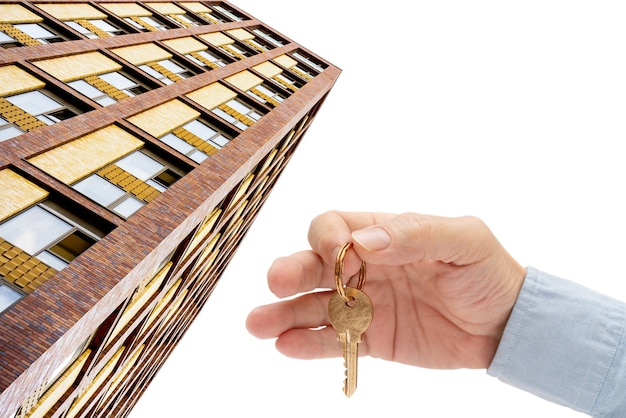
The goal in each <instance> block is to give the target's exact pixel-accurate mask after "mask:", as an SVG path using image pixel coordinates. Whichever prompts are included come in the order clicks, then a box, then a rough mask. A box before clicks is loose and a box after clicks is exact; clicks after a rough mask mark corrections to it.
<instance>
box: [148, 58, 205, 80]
mask: <svg viewBox="0 0 626 418" xmlns="http://www.w3.org/2000/svg"><path fill="white" fill-rule="evenodd" d="M139 68H141V69H142V70H143V71H145V72H146V73H148V74H149V75H151V76H152V77H154V78H156V79H157V80H159V81H161V82H162V83H163V84H167V85H169V84H174V82H176V81H180V80H182V79H185V78H189V77H192V76H193V73H192V72H191V71H189V70H188V69H187V68H185V67H183V66H181V65H180V64H178V63H176V62H174V61H172V60H169V59H167V60H161V61H157V62H154V63H150V64H143V65H140V66H139Z"/></svg>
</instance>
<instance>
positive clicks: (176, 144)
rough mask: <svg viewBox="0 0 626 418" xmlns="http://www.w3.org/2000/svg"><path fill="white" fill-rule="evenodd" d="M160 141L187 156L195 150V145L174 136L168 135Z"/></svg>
mask: <svg viewBox="0 0 626 418" xmlns="http://www.w3.org/2000/svg"><path fill="white" fill-rule="evenodd" d="M160 140H161V141H163V143H165V144H167V145H169V146H170V147H172V148H174V149H175V150H177V151H179V152H181V153H182V154H185V155H187V153H189V152H191V151H193V150H194V149H195V147H194V146H193V145H191V144H188V143H187V142H185V141H183V140H182V139H180V138H179V137H177V136H176V135H174V134H167V135H165V136H162V137H161V138H160Z"/></svg>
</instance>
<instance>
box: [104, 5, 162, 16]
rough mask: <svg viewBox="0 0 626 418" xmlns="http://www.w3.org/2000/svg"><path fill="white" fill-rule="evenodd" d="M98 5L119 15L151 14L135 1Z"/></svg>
mask: <svg viewBox="0 0 626 418" xmlns="http://www.w3.org/2000/svg"><path fill="white" fill-rule="evenodd" d="M100 6H102V7H104V8H105V9H107V10H108V11H110V12H111V13H113V14H114V15H118V16H119V17H131V16H152V13H150V11H149V10H147V9H144V8H143V7H141V6H140V5H138V4H137V3H100Z"/></svg>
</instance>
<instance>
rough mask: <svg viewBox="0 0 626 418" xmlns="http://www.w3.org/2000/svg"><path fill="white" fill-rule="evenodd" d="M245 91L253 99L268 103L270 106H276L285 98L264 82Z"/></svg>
mask: <svg viewBox="0 0 626 418" xmlns="http://www.w3.org/2000/svg"><path fill="white" fill-rule="evenodd" d="M247 93H248V94H249V95H250V96H252V97H254V98H255V99H257V100H259V101H261V102H263V103H266V104H269V105H270V106H278V105H279V104H280V103H282V102H283V100H285V98H284V97H283V96H282V95H281V94H279V93H277V92H275V91H274V90H272V89H271V88H269V87H267V86H266V85H264V84H259V85H258V86H256V87H253V88H251V89H250V90H248V92H247Z"/></svg>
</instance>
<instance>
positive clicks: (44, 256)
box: [37, 251, 68, 270]
mask: <svg viewBox="0 0 626 418" xmlns="http://www.w3.org/2000/svg"><path fill="white" fill-rule="evenodd" d="M37 258H38V259H40V260H41V261H43V262H44V263H46V265H48V266H50V267H52V268H54V269H56V270H63V269H64V268H65V267H66V266H67V265H68V263H67V262H66V261H63V260H61V259H60V258H59V257H57V256H56V255H54V254H52V253H50V252H48V251H42V252H40V253H39V254H37Z"/></svg>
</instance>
